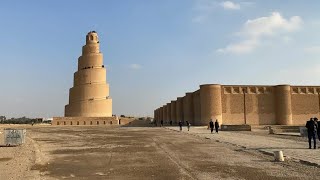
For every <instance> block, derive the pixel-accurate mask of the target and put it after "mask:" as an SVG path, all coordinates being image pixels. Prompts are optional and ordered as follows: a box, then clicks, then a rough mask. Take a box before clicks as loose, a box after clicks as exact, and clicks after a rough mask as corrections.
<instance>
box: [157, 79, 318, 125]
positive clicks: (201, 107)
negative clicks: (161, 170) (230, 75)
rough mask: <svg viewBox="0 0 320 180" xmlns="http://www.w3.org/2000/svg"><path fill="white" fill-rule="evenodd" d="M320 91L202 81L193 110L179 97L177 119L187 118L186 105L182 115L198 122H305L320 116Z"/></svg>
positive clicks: (292, 123) (269, 123)
mask: <svg viewBox="0 0 320 180" xmlns="http://www.w3.org/2000/svg"><path fill="white" fill-rule="evenodd" d="M319 93H320V86H290V85H277V86H248V85H217V84H207V85H201V86H200V89H199V90H197V91H195V92H193V93H192V101H191V102H192V103H193V105H192V107H193V109H192V110H190V109H188V108H186V107H185V108H181V107H180V106H181V105H179V101H181V100H182V98H178V99H177V108H176V110H177V120H178V121H179V120H183V119H184V118H183V117H181V116H180V115H179V112H180V111H181V109H183V110H185V111H188V112H183V113H181V114H182V116H183V115H184V116H186V117H188V116H187V115H189V114H190V113H192V114H193V122H194V123H193V124H194V125H207V124H208V122H209V121H210V119H211V118H212V119H218V120H219V122H220V123H222V124H226V125H240V124H250V125H275V124H278V125H304V124H305V122H306V121H307V120H308V119H309V118H310V117H318V118H319V115H320V113H319V112H320V95H319ZM184 98H185V97H184ZM184 98H183V99H184ZM186 104H187V103H185V105H186ZM160 118H161V117H160Z"/></svg>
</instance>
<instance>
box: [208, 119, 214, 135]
mask: <svg viewBox="0 0 320 180" xmlns="http://www.w3.org/2000/svg"><path fill="white" fill-rule="evenodd" d="M209 127H210V130H211V134H212V132H213V128H214V124H213V121H212V119H211V120H210V123H209Z"/></svg>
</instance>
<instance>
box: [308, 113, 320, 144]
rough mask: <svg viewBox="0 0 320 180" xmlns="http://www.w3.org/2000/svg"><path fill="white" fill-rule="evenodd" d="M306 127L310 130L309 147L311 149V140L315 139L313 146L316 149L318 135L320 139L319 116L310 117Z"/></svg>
mask: <svg viewBox="0 0 320 180" xmlns="http://www.w3.org/2000/svg"><path fill="white" fill-rule="evenodd" d="M306 128H307V130H308V140H309V149H311V140H313V148H314V149H316V148H317V146H316V145H317V141H316V136H318V138H319V141H320V122H318V118H316V117H314V118H310V120H309V121H307V123H306Z"/></svg>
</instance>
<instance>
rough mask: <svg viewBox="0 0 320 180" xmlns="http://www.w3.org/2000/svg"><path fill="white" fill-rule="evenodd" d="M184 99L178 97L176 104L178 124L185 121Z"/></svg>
mask: <svg viewBox="0 0 320 180" xmlns="http://www.w3.org/2000/svg"><path fill="white" fill-rule="evenodd" d="M182 100H183V98H182V97H178V98H177V102H176V111H177V113H176V119H177V122H179V121H183V101H182Z"/></svg>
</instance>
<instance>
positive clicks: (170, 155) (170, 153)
mask: <svg viewBox="0 0 320 180" xmlns="http://www.w3.org/2000/svg"><path fill="white" fill-rule="evenodd" d="M150 138H151V139H152V141H153V142H154V144H155V147H156V148H157V149H159V152H163V154H165V156H166V157H168V159H170V161H171V162H173V163H174V164H175V165H176V166H177V167H178V169H179V171H180V172H181V173H182V174H184V175H186V176H188V177H189V178H190V179H194V180H195V179H198V178H197V177H196V176H195V175H193V174H192V173H191V171H190V168H189V167H188V166H187V165H185V164H183V163H181V161H180V159H179V158H178V157H177V156H175V155H174V154H175V152H174V151H172V150H170V149H169V148H168V147H167V146H166V145H165V144H164V143H160V142H159V141H158V140H157V139H154V138H152V137H150Z"/></svg>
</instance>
